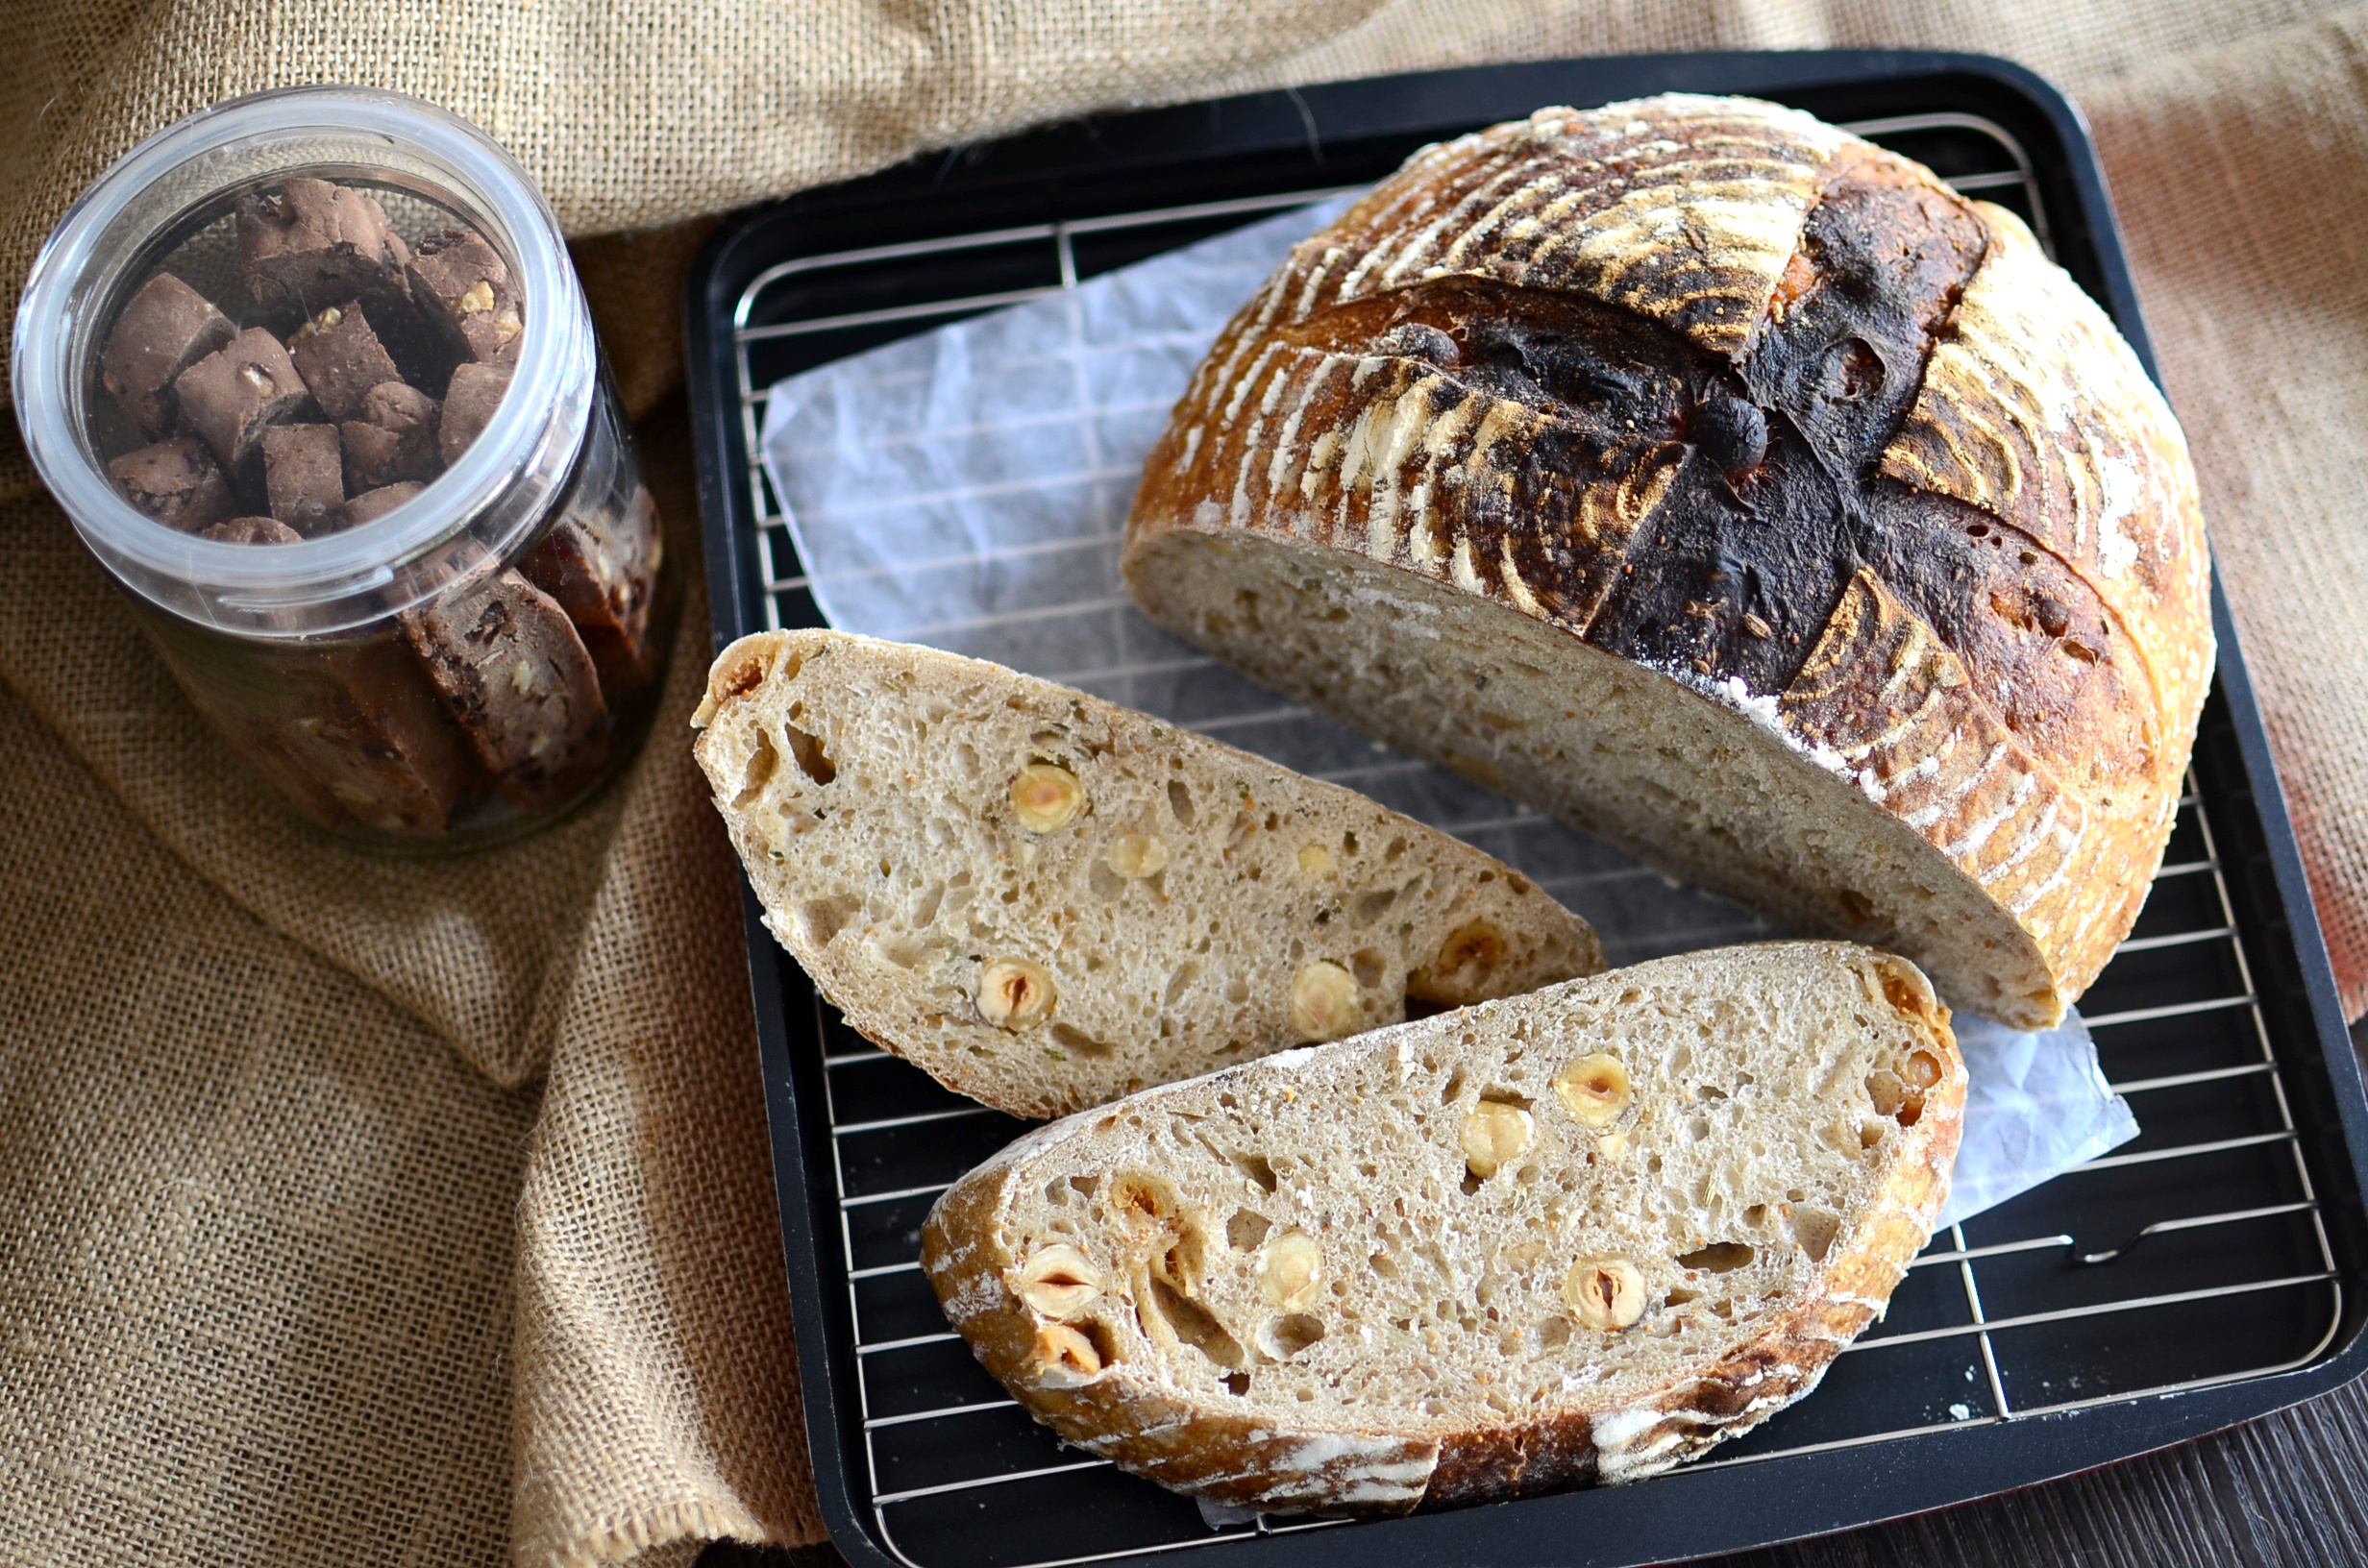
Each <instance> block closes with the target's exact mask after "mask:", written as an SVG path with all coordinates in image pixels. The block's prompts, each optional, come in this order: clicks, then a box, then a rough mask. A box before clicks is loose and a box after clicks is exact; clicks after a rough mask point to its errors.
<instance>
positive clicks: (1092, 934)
mask: <svg viewBox="0 0 2368 1568" xmlns="http://www.w3.org/2000/svg"><path fill="white" fill-rule="evenodd" d="M696 723H699V724H701V725H703V733H702V734H701V736H700V738H699V742H698V745H697V747H696V752H697V755H698V758H699V762H700V765H701V766H702V767H703V768H704V769H705V770H706V772H707V777H708V780H709V782H710V783H711V784H712V785H713V786H714V788H715V803H716V809H717V810H719V811H720V812H722V813H723V815H724V820H725V821H726V822H727V823H728V825H729V827H730V829H731V836H732V842H733V843H734V844H735V845H737V846H738V847H739V850H740V857H741V860H742V862H743V864H745V865H746V866H747V868H748V872H749V877H750V880H751V881H752V882H753V883H754V884H755V887H756V892H757V894H758V896H759V897H761V898H762V899H763V900H764V904H765V909H766V917H765V919H766V924H767V925H768V926H769V927H771V929H772V931H773V934H774V935H775V936H776V937H777V938H778V939H779V940H780V942H781V943H782V945H783V946H785V947H787V948H788V949H789V950H790V951H791V952H792V953H794V954H796V955H797V957H798V960H799V962H800V963H802V964H803V965H804V966H805V968H806V971H807V972H808V973H809V974H811V975H812V976H813V977H814V980H815V983H816V984H817V985H818V986H820V987H821V988H822V992H823V994H824V995H826V996H827V997H828V998H829V999H830V1000H831V1002H832V1003H834V1004H835V1005H836V1006H837V1007H838V1008H839V1009H840V1010H841V1011H842V1012H844V1013H845V1014H846V1016H847V1018H848V1021H849V1022H851V1024H853V1025H854V1026H855V1028H857V1029H858V1030H860V1031H862V1033H863V1034H864V1035H866V1036H867V1037H868V1038H870V1039H872V1040H874V1041H877V1042H878V1043H880V1044H881V1045H883V1046H885V1047H886V1048H888V1049H889V1050H892V1051H895V1052H896V1053H897V1054H899V1055H900V1056H904V1057H907V1058H909V1059H911V1060H912V1061H913V1062H915V1063H917V1064H918V1065H919V1066H922V1067H923V1068H925V1070H926V1071H928V1072H929V1073H930V1074H931V1075H932V1076H934V1077H936V1078H937V1079H938V1080H939V1081H940V1082H941V1083H944V1084H946V1085H948V1086H949V1087H950V1088H952V1089H955V1090H960V1091H961V1092H963V1093H965V1094H969V1095H971V1096H973V1097H974V1098H976V1099H979V1100H983V1101H985V1102H986V1103H987V1104H989V1105H992V1106H995V1107H997V1108H999V1109H1000V1110H1004V1111H1009V1112H1012V1113H1014V1114H1015V1115H1030V1116H1041V1115H1057V1114H1060V1113H1063V1112H1069V1111H1076V1110H1080V1109H1083V1108H1084V1107H1087V1106H1093V1105H1099V1104H1101V1103H1102V1102H1103V1101H1105V1100H1110V1099H1115V1098H1117V1097H1118V1096H1119V1095H1121V1094H1124V1093H1128V1092H1130V1091H1132V1090H1138V1089H1142V1088H1144V1087H1146V1086H1147V1085H1152V1084H1163V1083H1168V1082H1171V1081H1172V1080H1174V1079H1178V1078H1190V1077H1195V1076H1197V1075H1198V1074H1200V1073H1203V1072H1206V1071H1208V1070H1209V1069H1211V1068H1212V1067H1218V1066H1225V1065H1227V1064H1229V1063H1233V1062H1238V1061H1242V1060H1245V1059H1246V1058H1248V1057H1252V1056H1259V1055H1263V1054H1265V1053H1266V1052H1269V1051H1273V1050H1280V1049H1283V1048H1285V1047H1287V1046H1292V1045H1298V1044H1304V1043H1306V1042H1307V1041H1311V1040H1329V1039H1333V1038H1335V1037H1337V1036H1341V1035H1346V1034H1352V1033H1355V1032H1357V1031H1359V1030H1364V1029H1371V1028H1375V1027H1378V1026H1380V1025H1382V1024H1386V1023H1394V1022H1396V1021H1397V1020H1398V1019H1400V1018H1402V1017H1405V1016H1406V1003H1407V1000H1408V998H1409V997H1412V998H1414V999H1416V1000H1417V1001H1419V1002H1430V1003H1435V1004H1440V1005H1444V1006H1461V1005H1463V1004H1465V1003H1468V1002H1474V1001H1479V1000H1481V999H1483V998H1485V997H1493V996H1507V995H1513V994H1517V993H1518V992H1525V991H1530V990H1534V989H1535V988H1537V987H1539V986H1542V985H1546V984H1549V983H1551V982H1553V981H1556V980H1562V979H1566V978H1568V977H1569V976H1571V975H1576V974H1591V973H1593V972H1594V971H1596V970H1598V969H1600V968H1603V952H1602V948H1601V946H1600V945H1599V944H1598V943H1597V942H1596V940H1595V935H1594V933H1593V932H1592V931H1591V930H1590V929H1588V927H1587V925H1586V923H1585V922H1584V921H1582V920H1580V919H1578V918H1577V917H1576V916H1574V915H1571V914H1570V913H1569V912H1568V911H1566V910H1565V909H1564V908H1562V906H1561V905H1559V904H1557V903H1555V902H1554V900H1552V899H1551V898H1549V897H1547V896H1546V895H1545V894H1542V893H1541V892H1539V891H1538V889H1537V887H1536V886H1535V885H1534V884H1533V883H1531V882H1529V881H1527V880H1526V879H1524V878H1522V877H1520V876H1518V875H1517V874H1515V873H1514V872H1513V870H1511V869H1509V868H1508V867H1506V866H1505V865H1503V864H1502V863H1501V862H1498V861H1496V860H1494V859H1492V858H1491V857H1489V856H1488V855H1484V854H1482V853H1481V852H1480V851H1479V850H1477V849H1473V848H1471V847H1470V846H1468V845H1464V844H1461V843H1458V842H1457V841H1456V840H1454V839H1451V838H1448V837H1447V836H1446V835H1444V834H1443V833H1439V832H1437V831H1435V830H1433V829H1431V828H1427V827H1424V826H1423V825H1422V824H1421V823H1419V822H1417V821H1414V820H1412V819H1411V818H1407V817H1401V816H1399V815H1398V814H1397V813H1395V812H1393V811H1389V810H1386V809H1384V808H1383V807H1381V806H1379V805H1376V804H1374V803H1373V802H1372V801H1370V800H1368V799H1366V798H1365V797H1363V796H1358V795H1355V794H1352V793H1350V792H1349V791H1347V790H1344V789H1340V788H1338V787H1337V786H1334V785H1330V784H1323V783H1319V782H1317V781H1316V780H1314V779H1310V778H1304V777H1302V776H1300V775H1298V774H1296V773H1294V772H1290V771H1289V770H1288V769H1284V768H1279V767H1276V766H1275V765H1274V764H1272V763H1270V762H1265V761H1262V760H1260V759H1259V758H1257V757H1253V756H1250V755H1248V754H1247V753H1246V752H1242V751H1237V750H1235V749H1233V748H1232V747H1226V746H1220V745H1218V744H1217V743H1216V742H1214V741H1209V740H1204V739H1202V738H1200V737H1198V736H1196V735H1192V734H1189V733H1187V732H1185V731H1183V730H1179V729H1177V728H1175V727H1174V726H1172V725H1171V724H1166V723H1160V722H1159V721H1157V720H1154V719H1151V718H1148V717H1147V716H1145V715H1143V714H1140V713H1134V712H1130V711H1128V710H1127V709H1124V708H1121V707H1117V706H1114V705H1113V704H1111V703H1108V702H1104V701H1101V700H1099V699H1098V698H1092V697H1088V696H1087V695H1085V694H1084V693H1082V692H1076V691H1072V690H1070V689H1069V688H1067V687H1064V686H1055V685H1053V684H1051V683H1050V682H1048V681H1042V680H1037V679H1034V678H1032V677H1030V676H1026V675H1022V674H1017V673H1015V672H1013V671H1010V670H1006V669H1004V668H1003V667H1002V666H1000V665H995V664H987V663H984V662H982V661H980V660H976V659H966V658H961V657H959V656H957V655H954V654H951V653H941V652H937V651H934V650H932V649H925V648H916V647H912V646H910V645H907V644H902V643H886V642H878V641H876V640H874V639H871V638H867V637H852V636H847V635H844V634H842V633H838V632H826V631H800V632H775V633H766V634H763V635H759V636H754V637H749V638H744V639H743V640H741V641H740V642H737V643H734V644H733V645H732V646H731V647H730V648H728V649H725V650H724V652H723V654H722V655H721V656H720V657H719V658H718V659H717V660H716V662H715V667H714V669H713V671H712V672H711V673H710V674H709V676H708V684H707V699H706V701H705V703H704V704H703V705H702V707H701V709H700V712H699V716H698V719H697V721H696Z"/></svg>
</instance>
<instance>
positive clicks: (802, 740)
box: [781, 724, 839, 784]
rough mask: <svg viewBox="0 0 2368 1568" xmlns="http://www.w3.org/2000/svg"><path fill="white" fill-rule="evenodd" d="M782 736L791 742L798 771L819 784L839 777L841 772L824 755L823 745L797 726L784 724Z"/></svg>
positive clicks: (790, 747)
mask: <svg viewBox="0 0 2368 1568" xmlns="http://www.w3.org/2000/svg"><path fill="white" fill-rule="evenodd" d="M781 731H782V734H783V735H784V736H785V737H786V738H787V739H788V741H789V753H790V755H791V756H793V757H795V758H797V759H798V771H799V772H802V773H803V774H805V776H806V777H808V778H810V779H812V780H813V781H814V782H815V783H817V784H827V783H829V782H830V781H831V780H832V779H834V778H836V777H838V776H839V770H838V768H837V767H836V765H834V764H833V763H832V762H831V760H830V759H829V758H828V757H826V756H825V755H823V743H822V742H820V741H818V740H816V739H815V738H814V737H813V736H811V735H809V734H807V733H806V732H805V731H804V730H802V729H800V728H799V727H798V726H797V725H796V724H783V725H782V726H781Z"/></svg>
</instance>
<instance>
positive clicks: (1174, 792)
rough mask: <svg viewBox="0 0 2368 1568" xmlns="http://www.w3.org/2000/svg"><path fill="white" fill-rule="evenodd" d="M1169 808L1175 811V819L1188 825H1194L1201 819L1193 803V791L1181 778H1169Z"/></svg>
mask: <svg viewBox="0 0 2368 1568" xmlns="http://www.w3.org/2000/svg"><path fill="white" fill-rule="evenodd" d="M1168 809H1169V810H1170V811H1171V812H1172V813H1174V814H1175V820H1176V821H1178V822H1180V823H1182V824H1183V825H1184V826H1186V827H1190V826H1192V825H1193V824H1194V823H1195V822H1196V821H1199V820H1200V813H1199V811H1198V809H1197V808H1196V807H1195V806H1194V805H1193V792H1192V791H1191V790H1190V789H1188V788H1186V787H1185V784H1184V781H1183V780H1182V779H1180V778H1172V779H1170V780H1168Z"/></svg>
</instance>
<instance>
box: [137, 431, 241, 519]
mask: <svg viewBox="0 0 2368 1568" xmlns="http://www.w3.org/2000/svg"><path fill="white" fill-rule="evenodd" d="M107 474H108V478H111V479H113V480H114V481H115V488H116V489H118V490H120V491H122V492H123V499H124V500H126V501H128V502H131V503H132V504H133V505H135V506H136V507H138V508H139V509H140V510H141V511H142V512H143V513H145V514H147V515H148V516H150V517H153V518H155V519H156V520H157V521H158V522H160V523H162V524H164V525H165V526H166V527H175V528H180V529H182V530H184V531H185V532H189V533H194V532H196V531H197V530H199V529H200V528H203V527H206V526H207V525H208V524H210V523H214V522H218V521H220V520H221V519H222V518H225V517H228V516H229V515H230V513H231V511H232V509H233V505H234V503H233V502H232V500H231V487H230V485H229V484H228V483H226V482H225V481H224V480H223V478H222V470H221V469H219V468H217V467H215V466H214V460H213V458H212V456H211V455H210V454H209V453H207V451H206V449H205V447H204V446H202V445H201V444H199V443H198V442H196V441H193V440H191V439H190V438H189V437H187V436H185V435H184V436H176V437H175V438H174V439H172V440H170V441H160V442H158V443H157V444H156V445H155V446H153V447H142V448H140V449H139V450H138V451H137V452H127V453H124V454H123V455H122V456H120V457H118V458H116V459H115V460H114V461H113V462H111V463H110V464H108V465H107Z"/></svg>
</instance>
